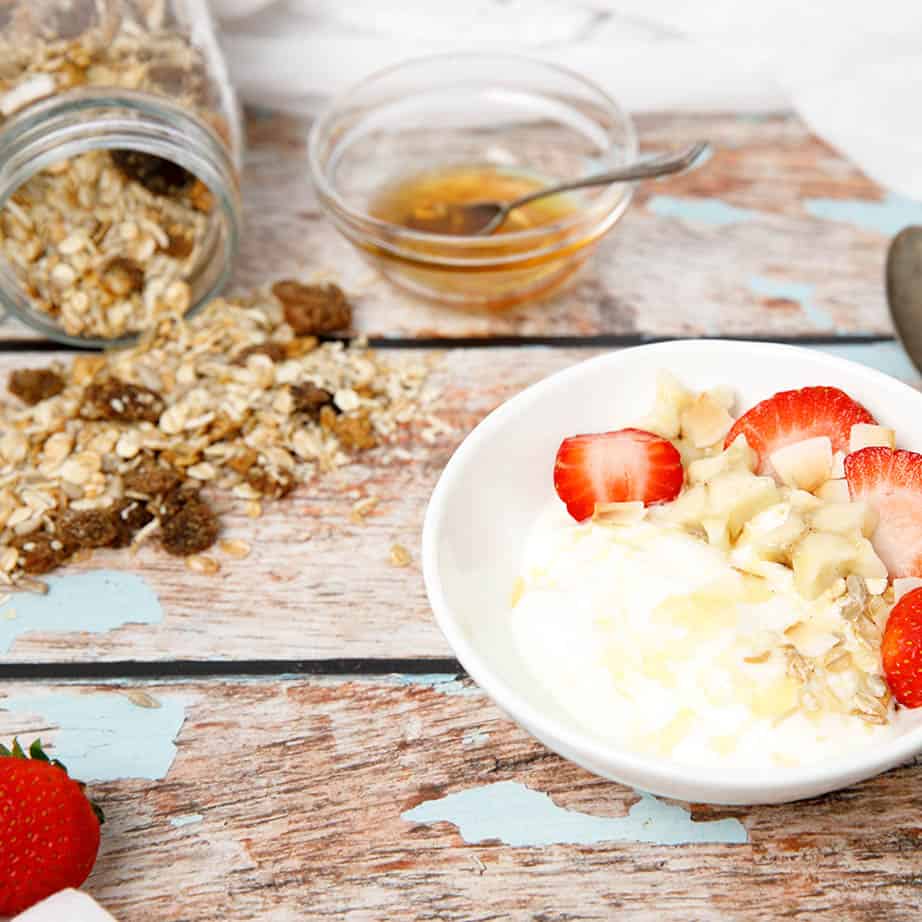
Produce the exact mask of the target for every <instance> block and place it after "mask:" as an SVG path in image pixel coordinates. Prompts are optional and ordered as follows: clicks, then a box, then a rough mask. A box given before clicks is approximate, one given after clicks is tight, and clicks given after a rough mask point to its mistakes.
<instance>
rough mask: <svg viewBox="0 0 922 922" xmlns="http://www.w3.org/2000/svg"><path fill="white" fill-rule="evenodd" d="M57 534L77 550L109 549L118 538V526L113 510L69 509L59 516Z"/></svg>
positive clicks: (65, 543) (64, 542)
mask: <svg viewBox="0 0 922 922" xmlns="http://www.w3.org/2000/svg"><path fill="white" fill-rule="evenodd" d="M56 533H57V536H58V538H59V539H60V540H61V542H62V543H63V544H64V545H70V546H72V547H75V548H84V547H109V546H110V545H111V544H112V543H113V542H114V541H115V540H116V538H117V537H118V524H117V522H116V519H115V515H114V514H113V510H112V509H85V510H80V511H78V510H74V509H68V510H66V511H65V512H62V513H61V515H59V516H58V519H57V523H56Z"/></svg>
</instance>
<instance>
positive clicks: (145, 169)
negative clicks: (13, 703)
mask: <svg viewBox="0 0 922 922" xmlns="http://www.w3.org/2000/svg"><path fill="white" fill-rule="evenodd" d="M109 153H110V155H111V157H112V162H113V163H114V164H115V167H116V169H117V170H118V171H119V172H120V173H121V174H122V175H123V176H124V177H125V178H126V179H131V180H133V181H134V182H136V183H140V184H141V185H142V186H144V188H145V189H147V191H148V192H152V193H153V194H154V195H170V196H175V195H176V194H177V193H179V192H183V191H185V190H186V189H188V188H189V187H190V186H192V185H193V183H194V182H195V176H194V175H193V174H192V173H190V172H189V171H188V170H187V169H185V168H184V167H181V166H180V165H179V164H178V163H173V161H172V160H167V159H165V158H164V157H158V156H156V155H155V154H146V153H144V152H143V151H139V150H113V151H110V152H109Z"/></svg>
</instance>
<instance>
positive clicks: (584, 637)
mask: <svg viewBox="0 0 922 922" xmlns="http://www.w3.org/2000/svg"><path fill="white" fill-rule="evenodd" d="M511 619H512V631H513V636H514V640H515V643H516V646H517V648H518V650H519V652H520V654H521V656H522V657H523V659H524V661H525V663H526V664H527V666H528V668H529V671H530V672H531V674H532V675H533V676H534V679H535V681H537V682H538V683H540V684H541V685H542V686H543V687H544V688H545V689H546V691H547V692H548V693H549V694H550V695H551V696H552V697H553V698H554V699H556V701H557V702H558V703H559V704H560V705H561V706H562V707H563V708H564V709H565V710H566V711H567V712H568V713H569V714H571V715H572V717H573V718H574V719H575V720H576V721H577V722H578V723H579V724H580V725H581V726H582V727H583V728H585V729H586V730H588V731H590V732H591V733H593V734H595V735H597V736H599V737H602V738H605V739H608V740H612V741H615V742H617V743H619V744H621V745H625V746H628V747H630V748H631V749H634V750H636V751H638V752H643V753H647V754H651V755H657V756H660V757H666V758H672V759H675V760H676V761H680V762H686V763H694V764H699V765H701V764H705V765H715V766H716V765H720V766H721V767H724V768H727V767H740V768H742V767H746V768H749V769H758V768H774V767H777V766H779V765H780V766H791V765H797V764H801V763H807V762H814V761H818V760H821V759H824V758H827V757H832V756H835V755H838V754H840V753H842V752H844V751H846V750H851V749H855V748H858V747H862V746H867V745H869V744H870V743H872V742H874V741H877V740H881V739H884V738H886V737H889V736H892V735H894V734H895V733H896V732H897V730H896V728H895V727H894V725H893V721H892V720H891V722H890V723H889V724H886V725H875V724H869V723H867V722H865V721H864V720H863V719H861V718H860V717H857V716H853V715H850V714H848V713H842V712H841V711H839V710H838V709H837V708H836V707H835V706H834V702H833V706H829V702H826V703H823V702H819V703H818V705H817V706H814V707H813V708H812V709H811V710H809V711H808V710H807V709H806V708H805V707H804V706H803V704H802V702H801V695H800V683H799V682H798V681H797V680H796V679H795V678H793V677H792V676H791V675H789V674H788V658H787V657H786V655H785V653H784V652H783V647H784V646H785V645H788V646H789V647H790V646H791V645H792V644H793V645H794V646H796V647H797V648H798V649H799V650H801V652H803V653H805V654H806V655H809V656H818V655H819V656H822V654H823V653H824V652H825V649H827V648H828V645H829V644H830V643H831V642H834V641H833V640H832V632H833V631H834V630H835V629H836V628H841V626H842V621H841V617H840V614H839V609H838V607H837V605H836V603H835V602H832V601H830V600H829V599H828V598H826V599H820V600H818V601H816V602H810V601H807V600H806V599H804V598H803V597H802V596H801V595H800V594H799V593H798V592H797V591H796V590H795V589H794V588H793V584H792V580H791V573H790V571H789V570H787V569H786V568H783V567H780V566H779V567H777V572H774V573H772V574H771V575H770V577H769V578H768V579H759V578H757V577H753V576H748V575H745V574H743V573H741V572H740V571H738V570H736V569H734V568H733V566H732V565H731V562H730V559H729V556H728V554H727V553H726V552H724V551H722V550H720V549H718V548H715V547H712V546H710V545H708V544H706V543H705V542H704V541H702V540H699V539H698V538H696V537H694V536H691V535H689V534H686V533H685V532H683V531H681V530H679V529H677V528H673V527H671V526H668V525H663V524H658V523H655V522H650V521H644V522H640V523H637V524H632V525H625V526H611V525H599V524H592V523H587V524H583V525H579V524H577V523H575V522H573V521H572V520H571V519H570V518H569V516H568V515H567V514H566V512H565V511H564V509H563V508H562V507H561V506H560V504H558V503H554V505H553V506H552V507H550V508H549V509H548V510H547V511H546V512H545V513H544V514H542V515H541V516H540V517H539V520H538V521H537V523H536V524H535V527H534V529H533V531H532V533H531V535H530V536H529V539H528V542H527V545H526V550H525V554H524V561H523V568H522V576H521V579H520V581H519V584H518V585H517V588H516V591H515V598H514V604H513V606H512V611H511ZM798 622H800V623H801V624H802V625H803V626H802V627H801V628H798V629H796V630H790V629H791V626H792V625H795V624H797V623H798ZM786 629H789V634H788V635H785V633H784V632H785V630H786ZM851 681H852V673H851V672H850V671H847V672H843V673H838V674H836V675H834V676H833V675H830V685H831V686H832V688H833V689H834V692H835V694H836V695H839V696H841V700H842V701H843V702H848V701H850V695H852V694H853V691H854V688H853V685H852V684H851ZM845 710H848V708H846V709H845ZM891 713H892V711H891Z"/></svg>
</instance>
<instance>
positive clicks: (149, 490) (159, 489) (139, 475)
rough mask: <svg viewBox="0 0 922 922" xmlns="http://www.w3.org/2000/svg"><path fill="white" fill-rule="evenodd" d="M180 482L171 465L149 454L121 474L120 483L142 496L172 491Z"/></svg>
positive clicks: (159, 494)
mask: <svg viewBox="0 0 922 922" xmlns="http://www.w3.org/2000/svg"><path fill="white" fill-rule="evenodd" d="M181 483H182V477H181V476H180V475H179V473H178V472H177V471H176V470H174V469H173V468H172V467H169V466H168V465H166V464H163V463H161V462H160V461H158V460H157V459H156V458H154V457H153V456H151V455H148V456H147V457H145V458H143V459H142V460H141V463H140V464H139V465H138V466H137V467H136V468H135V469H134V470H131V471H127V472H126V473H124V474H123V475H122V484H123V486H124V487H125V489H126V490H128V491H129V492H130V493H140V494H142V495H143V496H161V495H163V494H166V493H171V492H173V491H174V490H175V489H176V488H177V487H178V486H179V485H180V484H181Z"/></svg>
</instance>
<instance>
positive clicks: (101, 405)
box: [80, 378, 164, 423]
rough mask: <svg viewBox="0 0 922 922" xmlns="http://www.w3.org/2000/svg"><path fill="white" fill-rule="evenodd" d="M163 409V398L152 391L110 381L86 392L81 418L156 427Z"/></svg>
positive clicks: (96, 384)
mask: <svg viewBox="0 0 922 922" xmlns="http://www.w3.org/2000/svg"><path fill="white" fill-rule="evenodd" d="M163 409H164V402H163V398H162V397H161V396H160V394H158V393H157V392H156V391H154V390H151V389H150V388H149V387H141V386H140V385H138V384H128V383H127V382H125V381H120V380H119V379H118V378H107V379H106V380H105V381H99V382H97V383H94V384H91V385H90V386H89V387H88V388H87V389H86V390H85V391H84V393H83V406H82V407H81V408H80V415H81V416H82V417H83V418H84V419H113V420H115V421H116V422H120V423H136V422H147V423H155V422H157V420H158V419H160V414H161V413H162V412H163Z"/></svg>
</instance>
